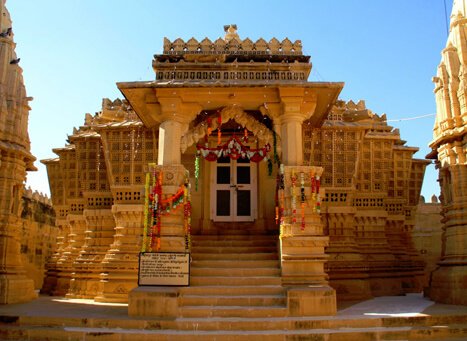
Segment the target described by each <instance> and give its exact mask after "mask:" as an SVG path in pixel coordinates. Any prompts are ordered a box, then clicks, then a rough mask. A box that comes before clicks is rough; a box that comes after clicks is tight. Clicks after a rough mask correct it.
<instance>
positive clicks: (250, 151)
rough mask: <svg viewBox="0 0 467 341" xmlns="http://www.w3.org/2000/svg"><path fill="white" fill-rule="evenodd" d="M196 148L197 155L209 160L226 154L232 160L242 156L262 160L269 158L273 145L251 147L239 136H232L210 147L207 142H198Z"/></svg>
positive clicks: (252, 159) (255, 160) (253, 160)
mask: <svg viewBox="0 0 467 341" xmlns="http://www.w3.org/2000/svg"><path fill="white" fill-rule="evenodd" d="M196 149H197V150H198V152H197V156H201V157H203V158H204V159H206V160H207V161H216V160H217V159H218V158H220V157H222V156H224V157H229V158H231V159H232V160H237V159H239V158H242V159H249V160H250V161H252V162H260V161H262V160H264V159H267V157H268V152H269V151H270V150H271V146H270V145H269V144H266V145H265V146H264V147H263V148H258V149H254V148H250V147H249V146H245V145H244V144H243V143H242V141H241V140H240V139H239V138H238V137H237V136H232V137H231V138H230V139H229V140H228V141H227V142H226V143H224V144H223V145H218V146H217V147H213V148H210V147H208V146H207V144H206V145H204V146H202V145H199V144H198V145H196Z"/></svg>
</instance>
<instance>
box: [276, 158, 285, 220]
mask: <svg viewBox="0 0 467 341" xmlns="http://www.w3.org/2000/svg"><path fill="white" fill-rule="evenodd" d="M284 190H285V174H284V165H280V166H279V174H277V179H276V223H280V225H282V224H283V223H284V217H285V193H284Z"/></svg>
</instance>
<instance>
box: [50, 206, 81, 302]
mask: <svg viewBox="0 0 467 341" xmlns="http://www.w3.org/2000/svg"><path fill="white" fill-rule="evenodd" d="M66 221H67V224H68V229H69V231H70V233H69V234H68V243H67V246H66V248H65V249H64V251H63V253H62V255H61V257H60V259H59V260H58V261H57V270H58V273H57V285H56V287H55V289H54V291H53V294H54V295H57V296H63V295H68V294H72V291H70V290H71V281H72V279H73V275H74V274H73V273H74V267H73V263H74V261H75V259H76V258H77V257H78V256H79V253H80V251H81V247H82V245H83V242H84V231H85V229H86V220H85V219H84V216H83V214H77V213H72V214H68V215H67V218H66Z"/></svg>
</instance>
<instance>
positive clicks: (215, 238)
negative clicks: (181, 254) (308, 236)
mask: <svg viewBox="0 0 467 341" xmlns="http://www.w3.org/2000/svg"><path fill="white" fill-rule="evenodd" d="M207 240H210V241H255V240H270V241H276V242H277V241H278V240H279V236H277V235H266V234H259V235H258V234H256V235H255V234H238V235H235V234H231V235H217V234H208V235H193V236H192V241H193V242H198V241H207Z"/></svg>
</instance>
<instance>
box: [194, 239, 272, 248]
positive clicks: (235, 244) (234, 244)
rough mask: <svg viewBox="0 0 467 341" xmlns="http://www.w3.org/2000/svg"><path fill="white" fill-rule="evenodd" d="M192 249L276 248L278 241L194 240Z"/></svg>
mask: <svg viewBox="0 0 467 341" xmlns="http://www.w3.org/2000/svg"><path fill="white" fill-rule="evenodd" d="M191 245H192V247H198V246H203V247H206V246H218V247H227V246H231V247H240V246H274V247H277V240H276V239H274V240H271V239H252V240H197V239H194V240H192V244H191Z"/></svg>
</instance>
